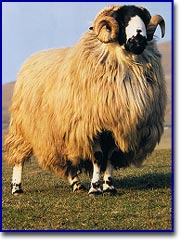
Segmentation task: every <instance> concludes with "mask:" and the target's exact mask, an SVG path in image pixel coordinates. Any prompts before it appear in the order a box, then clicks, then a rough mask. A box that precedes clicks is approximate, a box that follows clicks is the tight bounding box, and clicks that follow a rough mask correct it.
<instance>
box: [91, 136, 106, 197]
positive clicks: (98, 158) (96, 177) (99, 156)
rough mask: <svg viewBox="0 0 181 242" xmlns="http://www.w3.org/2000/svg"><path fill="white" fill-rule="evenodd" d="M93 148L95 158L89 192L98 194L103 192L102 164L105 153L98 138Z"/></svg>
mask: <svg viewBox="0 0 181 242" xmlns="http://www.w3.org/2000/svg"><path fill="white" fill-rule="evenodd" d="M93 150H94V157H95V160H94V161H93V175H92V180H91V186H90V189H89V192H88V194H96V195H97V194H102V190H101V184H100V173H101V164H102V162H103V153H102V150H101V147H100V143H99V141H98V140H95V144H94V146H93Z"/></svg>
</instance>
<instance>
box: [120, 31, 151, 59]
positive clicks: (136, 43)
mask: <svg viewBox="0 0 181 242" xmlns="http://www.w3.org/2000/svg"><path fill="white" fill-rule="evenodd" d="M146 45H147V39H146V37H145V36H143V35H141V34H140V33H138V34H137V35H136V36H132V37H131V38H129V39H128V40H127V42H126V44H124V47H125V49H126V50H127V51H129V52H131V53H133V54H136V55H140V54H141V53H142V52H143V51H144V49H145V48H146Z"/></svg>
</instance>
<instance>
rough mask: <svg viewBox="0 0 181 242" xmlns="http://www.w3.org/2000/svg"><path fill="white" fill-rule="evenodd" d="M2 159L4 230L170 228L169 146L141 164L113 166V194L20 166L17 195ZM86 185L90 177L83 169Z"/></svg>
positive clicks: (33, 166) (34, 164)
mask: <svg viewBox="0 0 181 242" xmlns="http://www.w3.org/2000/svg"><path fill="white" fill-rule="evenodd" d="M11 175H12V170H11V168H9V167H8V166H7V165H6V163H5V162H3V230H4V231H5V230H143V231H144V230H170V231H171V230H172V219H171V214H172V207H171V199H172V196H171V182H172V179H171V151H170V150H169V149H167V150H155V151H154V153H153V154H152V155H151V156H150V157H148V159H147V160H146V161H145V162H144V164H143V166H142V167H141V168H135V167H130V168H127V169H124V170H117V171H115V180H114V181H115V186H116V187H117V191H118V193H117V194H116V195H115V196H110V195H103V196H102V195H99V196H88V194H87V193H86V192H84V193H73V192H71V189H70V187H69V185H68V183H67V182H66V181H63V180H62V179H60V178H58V177H56V176H55V175H54V174H51V173H48V172H45V171H42V170H41V169H40V168H39V167H38V164H37V162H31V163H27V164H26V166H25V168H24V176H23V189H24V193H23V194H22V195H20V196H13V195H11V191H10V183H11ZM81 179H82V181H83V183H84V184H85V185H86V186H87V187H88V185H89V181H90V178H89V177H87V176H86V175H81Z"/></svg>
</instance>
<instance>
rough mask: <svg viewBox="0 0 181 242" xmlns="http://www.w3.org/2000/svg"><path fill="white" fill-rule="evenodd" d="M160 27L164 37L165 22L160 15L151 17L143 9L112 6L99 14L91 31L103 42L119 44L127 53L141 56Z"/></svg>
mask: <svg viewBox="0 0 181 242" xmlns="http://www.w3.org/2000/svg"><path fill="white" fill-rule="evenodd" d="M158 25H160V27H161V31H162V37H163V36H164V33H165V22H164V20H163V18H162V17H161V16H160V15H155V16H153V17H151V15H150V13H149V12H148V10H146V9H145V8H142V7H136V6H123V7H121V6H110V7H108V8H106V9H103V11H101V12H100V14H98V16H97V17H96V20H95V22H94V26H93V27H92V28H91V29H92V30H94V32H95V34H96V37H97V38H98V39H99V40H100V41H101V42H103V43H110V42H118V43H119V45H121V46H123V48H124V49H125V50H126V51H128V52H130V53H133V54H136V55H139V54H141V53H142V52H143V51H144V50H145V48H146V45H147V42H148V41H151V40H152V39H153V35H154V32H155V30H156V28H157V26H158Z"/></svg>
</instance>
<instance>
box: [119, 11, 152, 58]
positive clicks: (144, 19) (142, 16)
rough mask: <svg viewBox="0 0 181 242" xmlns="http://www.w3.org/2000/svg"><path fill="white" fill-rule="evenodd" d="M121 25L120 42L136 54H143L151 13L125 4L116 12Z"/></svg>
mask: <svg viewBox="0 0 181 242" xmlns="http://www.w3.org/2000/svg"><path fill="white" fill-rule="evenodd" d="M116 20H117V22H118V25H119V34H118V42H119V44H120V45H123V46H124V47H125V49H126V50H127V51H129V52H132V53H134V54H138V55H139V54H141V53H142V52H143V51H144V49H145V47H146V45H147V26H148V24H149V21H150V15H149V13H148V12H147V11H143V10H142V9H140V8H137V7H135V6H130V7H128V6H125V7H122V8H120V10H118V11H117V12H116Z"/></svg>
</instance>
